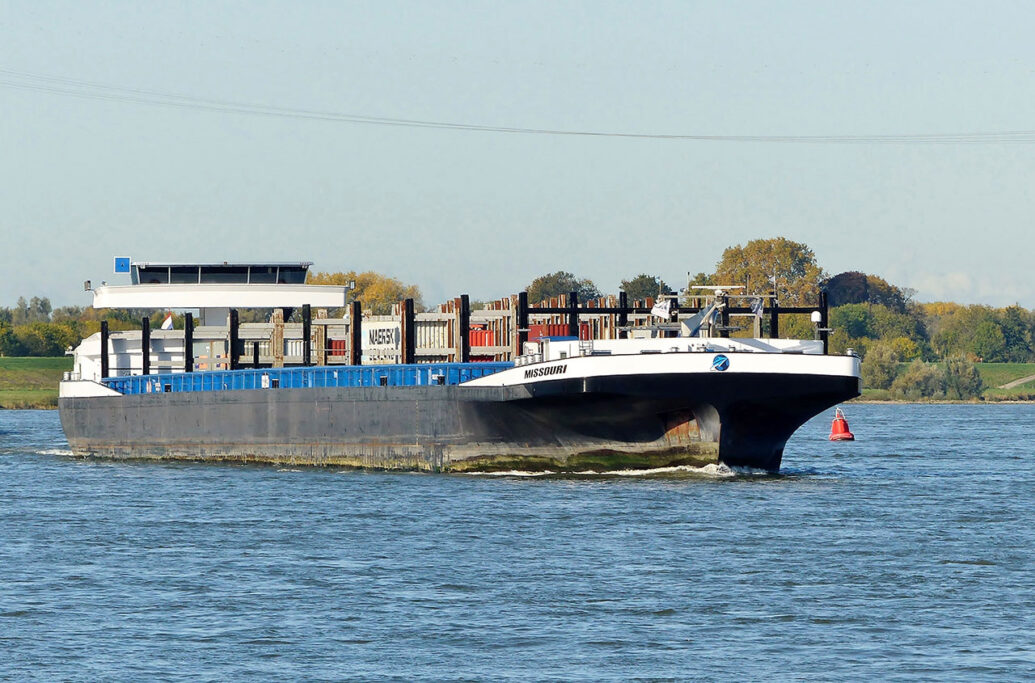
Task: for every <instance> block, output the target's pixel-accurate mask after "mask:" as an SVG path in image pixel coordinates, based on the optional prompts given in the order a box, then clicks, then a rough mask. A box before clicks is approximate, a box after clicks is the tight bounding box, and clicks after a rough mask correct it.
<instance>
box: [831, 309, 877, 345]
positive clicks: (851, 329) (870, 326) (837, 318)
mask: <svg viewBox="0 0 1035 683" xmlns="http://www.w3.org/2000/svg"><path fill="white" fill-rule="evenodd" d="M830 326H831V327H832V328H834V329H835V330H836V329H841V330H844V331H845V334H847V335H848V336H849V337H852V338H860V337H868V338H870V339H875V338H876V337H877V335H876V334H875V333H874V319H873V312H872V311H871V310H870V307H869V306H868V305H866V304H845V305H843V306H838V307H837V308H833V309H831V311H830Z"/></svg>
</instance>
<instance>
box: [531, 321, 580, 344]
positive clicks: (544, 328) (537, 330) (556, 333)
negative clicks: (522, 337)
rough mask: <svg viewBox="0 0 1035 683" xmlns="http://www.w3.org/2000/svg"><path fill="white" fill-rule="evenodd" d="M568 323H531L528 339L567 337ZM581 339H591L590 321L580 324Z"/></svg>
mask: <svg viewBox="0 0 1035 683" xmlns="http://www.w3.org/2000/svg"><path fill="white" fill-rule="evenodd" d="M567 336H568V325H567V323H561V324H553V325H529V326H528V340H529V341H535V340H536V339H538V338H539V337H567ZM579 339H589V323H580V324H579Z"/></svg>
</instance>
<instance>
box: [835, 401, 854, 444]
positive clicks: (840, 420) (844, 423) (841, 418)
mask: <svg viewBox="0 0 1035 683" xmlns="http://www.w3.org/2000/svg"><path fill="white" fill-rule="evenodd" d="M830 440H831V441H855V434H852V432H850V431H849V430H848V420H846V419H845V414H844V413H842V412H841V409H840V408H836V409H835V410H834V423H833V424H832V425H830Z"/></svg>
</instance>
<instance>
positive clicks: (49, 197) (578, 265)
mask: <svg viewBox="0 0 1035 683" xmlns="http://www.w3.org/2000/svg"><path fill="white" fill-rule="evenodd" d="M1033 27H1035V3H1031V2H1014V3H1005V2H868V3H847V2H829V1H822V2H709V3H695V2H671V3H669V2H636V3H633V2H630V3H607V2H554V1H550V2H514V3H488V2H482V3H453V2H386V1H382V0H378V1H377V2H368V3H344V2H330V1H328V2H315V1H313V2H297V1H291V2H289V1H286V0H284V1H276V0H270V1H267V2H219V3H213V2H208V1H205V2H176V3H150V2H128V1H127V2H101V1H98V2H82V1H77V2H46V1H41V0H24V1H19V0H6V1H5V2H3V3H0V70H5V71H4V72H0V235H2V238H3V241H2V252H0V305H6V306H10V305H13V304H14V302H15V300H16V299H17V297H18V296H19V295H24V296H26V297H29V296H33V295H41V296H48V297H49V298H50V299H51V301H52V302H53V303H54V305H64V304H87V303H88V302H89V297H88V295H85V294H84V293H83V292H82V281H83V280H85V279H88V278H89V279H92V280H93V281H94V282H95V283H96V282H99V281H101V280H102V279H106V280H108V281H110V282H114V281H117V280H118V278H116V277H114V276H112V274H111V270H112V265H111V261H112V257H113V256H116V255H120V256H121V255H125V256H130V257H132V258H134V259H137V260H148V259H150V260H185V261H192V260H219V261H222V260H247V259H279V260H301V259H306V260H312V261H315V263H316V265H315V268H316V269H319V270H349V269H357V270H377V271H381V272H384V273H387V274H390V275H393V276H396V277H399V278H400V279H402V280H404V281H405V282H407V283H416V284H419V285H420V286H421V287H422V288H423V290H424V292H425V299H426V301H427V303H429V304H434V303H437V302H438V301H441V300H444V299H445V298H447V297H452V296H454V295H456V294H460V293H464V292H466V293H469V294H470V295H471V296H472V297H473V298H475V299H483V298H491V297H495V296H501V295H505V294H509V293H512V292H516V291H518V290H520V289H521V288H522V287H523V286H524V285H527V284H528V282H529V281H530V280H531V279H532V278H533V277H535V276H536V275H539V274H542V273H546V272H551V271H555V270H559V269H564V270H569V271H572V272H574V273H576V274H577V275H579V276H580V277H589V278H591V279H592V280H594V281H595V282H596V283H597V285H598V286H599V287H600V288H601V289H603V290H604V291H607V292H614V291H617V289H618V284H619V281H620V280H621V279H623V278H629V277H632V276H634V275H636V274H637V273H640V272H648V273H653V274H658V275H661V276H662V277H663V278H664V279H665V280H667V281H668V282H669V283H670V284H673V285H677V284H681V283H684V282H685V274H686V272H687V271H694V272H697V271H702V270H704V271H710V270H711V269H712V268H713V267H714V265H715V263H716V261H717V260H718V259H719V257H720V255H721V253H722V250H723V249H724V248H725V247H726V246H729V245H731V244H737V243H744V242H746V241H747V240H750V239H754V238H758V237H772V236H777V235H782V236H786V237H788V238H790V239H794V240H797V241H802V242H805V243H806V244H808V245H809V246H811V247H812V248H813V249H814V250H815V252H816V255H817V257H818V260H819V263H820V265H821V266H822V267H823V268H824V269H826V270H827V271H828V272H829V273H831V274H834V273H838V272H841V271H844V270H862V271H865V272H870V273H875V274H878V275H881V276H883V277H885V278H886V279H888V280H889V281H891V282H893V283H895V284H899V285H902V286H909V287H914V288H916V289H917V290H918V295H917V298H918V299H920V300H926V301H930V300H939V299H950V300H956V301H961V302H966V303H988V304H993V305H1005V304H1010V303H1014V302H1017V303H1020V304H1021V305H1022V306H1025V307H1028V308H1032V307H1035V279H1033V278H1032V276H1031V272H1032V259H1033V257H1035V248H1033V247H1035V236H1033V231H1032V228H1033V217H1035V182H1033V181H1035V144H1032V143H1024V142H1016V141H1015V142H1011V143H1007V144H992V145H983V144H977V145H976V144H963V145H888V144H854V145H853V144H796V143H772V142H702V141H687V140H651V139H646V140H645V139H625V138H614V137H571V136H547V135H521V134H504V133H492V132H471V131H457V130H438V129H425V128H408V127H383V126H371V125H358V124H353V123H343V122H335V121H317V120H306V119H300V118H290V117H265V116H254V115H247V114H241V113H218V112H210V111H204V110H200V109H198V108H194V107H187V108H172V107H160V106H154V105H148V104H136V103H131V102H127V101H125V100H126V97H125V96H121V97H118V98H115V99H112V100H97V99H84V98H78V97H69V96H64V95H57V94H51V93H48V92H44V91H43V90H41V89H39V88H40V84H41V83H44V82H43V81H40V80H38V79H35V80H34V79H27V78H26V77H24V76H20V75H17V74H11V73H10V72H19V73H34V74H41V75H45V76H54V77H61V78H67V79H72V80H75V81H90V82H93V83H98V84H104V85H111V86H118V87H121V88H134V89H142V90H149V91H155V92H158V93H175V94H181V95H186V96H189V97H192V98H196V99H209V100H217V101H234V102H242V103H247V104H253V105H268V106H275V107H281V108H286V109H291V110H320V111H329V112H341V113H352V114H359V115H367V116H380V117H392V118H406V119H421V120H435V121H448V122H458V123H471V124H480V125H489V126H514V127H535V128H551V129H570V130H589V131H620V132H643V133H658V134H677V135H678V134H691V135H696V134H702V135H763V136H765V135H857V134H863V135H892V134H920V133H923V134H942V133H971V132H981V131H1031V130H1035V41H1033V40H1032V31H1033ZM11 84H14V86H24V85H25V84H29V85H30V86H32V88H31V89H24V88H22V87H13V86H12V85H11ZM87 90H89V89H87ZM90 92H93V93H94V94H97V93H98V92H101V91H99V90H96V89H94V90H92V91H90ZM1029 139H1032V138H1030V137H1029Z"/></svg>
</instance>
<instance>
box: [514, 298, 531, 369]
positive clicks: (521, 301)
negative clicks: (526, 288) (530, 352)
mask: <svg viewBox="0 0 1035 683" xmlns="http://www.w3.org/2000/svg"><path fill="white" fill-rule="evenodd" d="M517 306H518V308H517V326H518V331H517V339H518V347H517V353H516V354H515V355H521V353H523V352H524V350H525V342H526V341H528V292H521V293H520V294H518V303H517Z"/></svg>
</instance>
